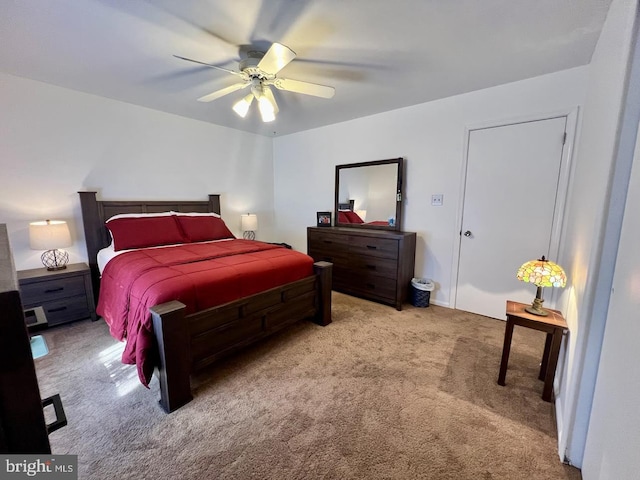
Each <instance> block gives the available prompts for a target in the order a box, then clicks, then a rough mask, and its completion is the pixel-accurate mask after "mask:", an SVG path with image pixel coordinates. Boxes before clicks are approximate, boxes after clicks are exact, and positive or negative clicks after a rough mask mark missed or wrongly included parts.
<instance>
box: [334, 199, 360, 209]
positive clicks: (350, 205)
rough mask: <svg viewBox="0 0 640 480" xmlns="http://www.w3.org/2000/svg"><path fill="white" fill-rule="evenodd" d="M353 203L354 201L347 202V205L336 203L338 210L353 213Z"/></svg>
mask: <svg viewBox="0 0 640 480" xmlns="http://www.w3.org/2000/svg"><path fill="white" fill-rule="evenodd" d="M354 203H356V201H355V200H348V202H347V203H338V210H351V211H352V212H353V211H354V210H353V205H354Z"/></svg>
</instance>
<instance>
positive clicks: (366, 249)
mask: <svg viewBox="0 0 640 480" xmlns="http://www.w3.org/2000/svg"><path fill="white" fill-rule="evenodd" d="M349 253H350V254H354V255H371V256H372V257H381V258H393V259H397V258H398V242H397V241H396V240H393V239H388V238H374V237H361V236H355V235H353V236H350V237H349Z"/></svg>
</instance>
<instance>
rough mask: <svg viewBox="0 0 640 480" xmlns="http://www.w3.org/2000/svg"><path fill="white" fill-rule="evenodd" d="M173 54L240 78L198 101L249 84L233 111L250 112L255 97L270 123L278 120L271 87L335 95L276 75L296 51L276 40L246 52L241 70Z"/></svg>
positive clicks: (312, 84) (332, 91) (330, 89)
mask: <svg viewBox="0 0 640 480" xmlns="http://www.w3.org/2000/svg"><path fill="white" fill-rule="evenodd" d="M174 57H176V58H179V59H181V60H186V61H188V62H193V63H198V64H200V65H205V66H207V67H210V68H215V69H216V70H222V71H223V72H227V73H231V74H232V75H236V76H238V77H240V79H241V81H240V82H238V83H234V84H233V85H230V86H228V87H225V88H222V89H220V90H216V91H215V92H212V93H210V94H208V95H205V96H203V97H200V98H198V101H199V102H211V101H213V100H215V99H217V98H220V97H223V96H225V95H228V94H230V93H233V92H235V91H237V90H241V89H243V88H247V87H250V88H251V93H250V94H248V95H247V96H245V97H244V98H242V99H241V100H239V101H238V102H236V103H235V104H234V105H233V110H234V111H235V112H236V113H237V114H238V115H240V116H241V117H242V118H244V117H245V116H246V115H247V113H248V111H249V107H250V106H251V103H252V102H253V99H254V98H255V99H256V101H257V102H258V108H259V110H260V116H261V117H262V121H263V122H271V121H273V120H275V118H276V113H278V104H277V103H276V99H275V97H274V96H273V92H272V91H271V88H270V87H271V86H272V85H273V86H274V87H276V88H277V89H279V90H285V91H288V92H295V93H303V94H305V95H312V96H314V97H322V98H331V97H333V95H334V94H335V88H333V87H329V86H327V85H318V84H316V83H309V82H302V81H300V80H292V79H290V78H279V77H277V74H278V73H279V72H280V70H282V69H283V68H284V67H286V66H287V65H288V64H289V63H290V62H291V61H292V60H293V59H294V58H296V53H295V52H294V51H293V50H291V49H290V48H289V47H287V46H285V45H282V44H281V43H273V44H272V45H271V47H269V49H268V50H267V52H266V53H264V52H259V51H249V52H247V57H246V58H244V59H242V60H240V64H239V68H240V71H239V72H236V71H234V70H229V69H227V68H223V67H219V66H217V65H211V64H210V63H205V62H200V61H198V60H193V59H191V58H186V57H181V56H179V55H174Z"/></svg>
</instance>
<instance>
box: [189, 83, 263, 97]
mask: <svg viewBox="0 0 640 480" xmlns="http://www.w3.org/2000/svg"><path fill="white" fill-rule="evenodd" d="M249 85H251V84H250V83H234V84H233V85H230V86H228V87H225V88H222V89H220V90H216V91H215V92H213V93H210V94H209V95H205V96H204V97H200V98H199V99H198V101H199V102H212V101H213V100H215V99H216V98H220V97H224V96H225V95H228V94H230V93H233V92H235V91H237V90H241V89H243V88H246V87H248V86H249Z"/></svg>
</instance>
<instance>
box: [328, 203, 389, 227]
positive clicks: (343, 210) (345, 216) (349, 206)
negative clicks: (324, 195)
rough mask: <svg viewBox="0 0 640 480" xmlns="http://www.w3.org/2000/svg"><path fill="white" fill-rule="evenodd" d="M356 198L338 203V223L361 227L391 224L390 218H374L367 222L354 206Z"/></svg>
mask: <svg viewBox="0 0 640 480" xmlns="http://www.w3.org/2000/svg"><path fill="white" fill-rule="evenodd" d="M354 204H355V200H349V201H347V202H345V203H338V211H337V217H336V219H337V220H336V224H340V225H343V224H348V225H351V226H353V225H356V226H361V227H367V226H387V225H390V223H389V221H388V220H373V221H368V222H365V221H364V220H363V217H360V215H359V214H358V212H356V210H355V209H354V208H353V207H354Z"/></svg>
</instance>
